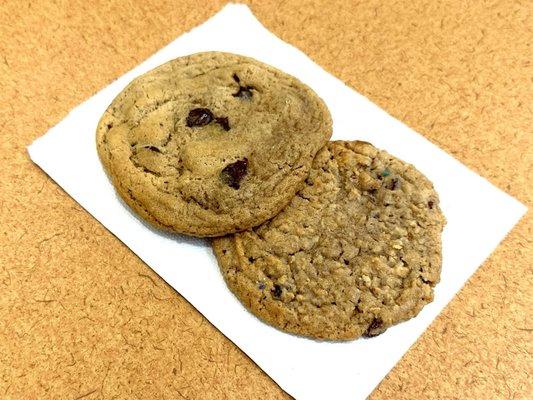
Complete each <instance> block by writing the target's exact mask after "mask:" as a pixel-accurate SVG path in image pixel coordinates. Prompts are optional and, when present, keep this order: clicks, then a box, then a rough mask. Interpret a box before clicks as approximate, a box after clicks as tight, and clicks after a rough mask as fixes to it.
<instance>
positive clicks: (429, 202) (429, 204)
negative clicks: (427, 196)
mask: <svg viewBox="0 0 533 400" xmlns="http://www.w3.org/2000/svg"><path fill="white" fill-rule="evenodd" d="M434 205H435V203H434V202H433V200H430V201H428V207H429V208H430V210H432V209H433V206H434Z"/></svg>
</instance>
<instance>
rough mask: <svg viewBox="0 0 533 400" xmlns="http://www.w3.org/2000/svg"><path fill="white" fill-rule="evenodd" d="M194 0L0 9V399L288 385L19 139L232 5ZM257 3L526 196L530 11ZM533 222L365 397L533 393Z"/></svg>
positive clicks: (330, 64)
mask: <svg viewBox="0 0 533 400" xmlns="http://www.w3.org/2000/svg"><path fill="white" fill-rule="evenodd" d="M89 3H91V4H89ZM201 3H202V2H198V1H179V2H178V1H153V0H152V1H111V2H108V1H94V2H87V1H80V0H75V1H74V0H71V1H64V0H56V1H17V0H5V1H3V2H2V3H1V4H0V21H1V23H0V46H1V47H0V48H1V52H0V55H1V59H0V72H1V76H2V79H1V80H0V127H1V132H2V136H1V137H2V139H1V140H0V160H1V162H2V164H1V165H2V168H1V169H0V398H6V399H56V398H58V399H59V398H60V399H87V400H93V399H113V398H116V399H126V398H128V399H132V398H138V399H171V398H172V399H176V398H177V399H252V398H253V399H282V398H286V397H287V395H285V394H284V393H283V392H282V391H281V390H280V389H279V388H278V387H277V386H276V384H275V383H273V381H272V380H271V379H270V378H268V377H267V376H266V375H265V374H263V373H262V372H261V370H260V369H259V368H257V367H256V366H255V364H253V362H251V361H250V360H249V359H248V358H247V357H246V356H245V355H244V354H243V353H242V352H241V351H240V350H239V349H238V348H236V347H235V346H234V345H233V344H232V343H230V342H229V341H228V340H227V339H225V338H224V337H223V336H222V334H220V333H219V332H218V331H217V330H216V329H214V328H213V327H212V326H211V325H210V324H209V323H208V322H207V321H206V320H205V319H204V318H203V317H202V316H201V315H200V314H199V313H198V312H196V311H195V310H194V309H193V308H192V307H191V306H190V305H189V304H188V303H187V302H186V301H185V300H184V299H183V298H182V297H181V296H179V295H178V294H176V293H175V292H174V291H173V290H172V289H171V288H170V287H168V286H167V285H166V284H165V283H164V282H162V281H161V280H160V279H159V278H158V277H157V276H156V275H155V274H154V273H153V272H151V270H150V269H148V268H147V267H146V266H145V265H144V264H143V263H142V262H141V261H140V260H139V259H138V258H137V257H136V256H135V255H133V254H132V253H131V252H130V251H129V250H128V249H127V248H126V247H125V246H124V245H122V244H121V243H120V242H119V241H118V240H117V239H116V238H115V237H113V235H111V234H110V233H109V232H108V231H107V230H105V229H104V228H103V227H102V226H101V225H100V224H99V223H98V222H97V221H96V220H94V219H93V218H92V217H91V216H89V215H88V214H87V213H86V212H85V211H83V210H82V209H81V208H80V207H79V206H78V205H77V204H76V203H75V202H74V201H73V200H72V199H71V198H70V197H69V196H67V195H66V194H65V193H64V192H63V191H62V190H61V189H60V188H59V187H58V186H57V185H55V184H54V183H53V182H52V181H51V180H50V179H49V178H48V177H47V176H46V175H45V174H44V173H43V172H42V171H41V170H40V169H39V168H37V167H36V166H35V165H33V164H32V163H31V161H30V160H29V158H28V155H27V153H26V150H25V147H26V146H27V145H28V144H29V143H31V141H32V140H33V139H35V138H37V137H38V136H40V135H42V134H43V133H44V132H46V130H47V129H49V128H50V127H51V126H52V125H54V124H55V123H57V122H58V121H59V120H61V119H62V118H63V117H64V116H65V115H66V114H67V113H68V111H69V110H70V109H72V108H73V107H74V106H75V105H77V104H79V103H80V102H82V101H83V100H85V99H86V98H87V97H88V96H90V95H92V94H94V93H95V92H97V91H98V90H99V89H101V88H103V87H104V86H106V85H107V84H108V83H109V82H111V81H112V80H113V79H115V78H117V77H118V76H120V75H121V74H123V73H124V72H125V71H127V70H129V69H131V68H132V67H134V66H135V65H136V64H138V63H139V62H141V61H142V60H143V59H145V58H146V57H147V56H149V55H150V54H152V53H153V52H155V51H156V50H157V49H159V48H160V47H162V46H163V45H164V44H166V43H168V42H169V41H171V40H172V39H174V38H175V37H176V36H178V35H180V34H181V33H183V32H184V31H186V30H189V29H190V28H192V27H194V26H196V25H198V24H200V23H201V22H203V21H204V20H205V19H207V18H208V17H209V16H211V15H212V14H214V13H215V12H216V11H218V10H219V9H220V7H221V6H222V4H223V3H224V2H212V3H208V4H207V5H205V4H201ZM380 3H381V4H380ZM250 4H251V8H252V10H253V12H254V13H255V14H256V16H257V17H258V18H259V20H260V21H262V22H263V23H264V24H265V25H266V26H267V27H268V28H269V29H270V30H272V31H273V32H274V33H276V34H277V35H278V36H280V37H281V38H282V39H284V40H286V41H287V42H290V43H292V44H294V45H296V46H297V47H299V48H300V49H302V50H303V51H304V52H306V53H307V54H308V55H309V56H310V57H311V58H313V59H314V60H315V61H316V62H317V63H319V64H320V65H322V66H323V67H324V68H326V69H327V70H328V71H330V72H331V73H333V74H334V75H336V76H338V77H339V78H341V79H342V80H344V81H345V82H346V83H347V84H348V85H350V86H352V87H353V88H355V89H356V90H358V91H359V92H361V93H363V94H364V95H366V96H368V97H369V98H370V99H372V100H373V101H374V102H376V103H378V104H379V105H380V106H381V107H383V108H384V109H385V110H387V111H388V112H390V113H391V114H392V115H394V116H395V117H397V118H399V119H400V120H402V121H404V122H405V123H407V124H408V125H410V126H411V127H413V128H414V129H415V130H417V131H418V132H420V133H422V134H423V135H425V136H426V137H427V138H428V139H430V140H431V141H433V142H434V143H436V144H437V145H439V146H440V147H442V148H443V149H445V150H446V151H448V152H449V153H451V154H452V155H454V156H455V157H457V158H458V159H459V160H461V161H462V162H463V163H465V164H466V165H468V166H469V167H470V168H472V169H473V170H475V171H476V172H478V173H479V174H480V175H482V176H484V177H486V178H487V179H489V180H490V181H491V182H492V183H494V184H495V185H497V186H498V187H500V188H502V189H503V190H505V191H507V192H508V193H510V194H511V195H513V196H515V197H517V198H518V199H519V200H521V201H522V202H524V203H525V204H526V205H528V206H530V205H531V204H532V194H533V192H532V187H533V185H532V184H531V182H532V181H533V176H532V172H531V171H532V168H531V167H532V160H533V155H532V152H533V150H532V148H533V147H532V138H533V128H532V126H533V111H532V107H533V83H532V76H533V66H532V65H531V60H533V51H532V49H531V43H532V42H533V33H532V28H531V27H532V26H533V21H532V13H533V9H532V8H531V4H529V5H528V2H526V1H523V2H520V1H477V2H463V1H458V0H451V1H443V2H435V1H427V0H426V1H412V0H411V1H396V0H392V1H388V2H384V1H382V2H377V1H365V2H346V1H323V2H318V1H316V2H312V1H305V2H304V1H299V2H289V1H283V2H270V1H252V2H250ZM531 230H532V223H531V216H530V213H528V214H527V215H526V217H525V218H523V219H522V221H521V222H520V223H519V224H518V225H517V226H516V227H515V229H513V231H512V232H511V233H510V235H509V236H508V237H507V238H506V239H505V241H504V242H503V243H502V244H501V245H500V247H499V248H498V249H497V250H496V251H495V252H494V253H493V254H492V256H491V257H490V258H489V259H488V260H487V261H486V262H485V264H484V265H483V267H482V268H481V269H480V270H479V271H478V273H477V274H476V275H475V276H474V277H473V278H472V279H471V280H470V281H469V283H468V284H467V285H466V287H465V288H464V289H463V290H462V291H461V292H460V294H459V295H458V296H457V297H456V298H455V300H454V301H453V302H452V303H451V304H450V306H449V307H448V308H447V309H446V310H445V311H444V312H443V314H442V315H441V316H440V317H439V318H438V319H437V320H436V321H435V322H434V323H433V325H432V326H431V327H430V328H429V329H428V331H427V332H426V333H425V334H424V335H423V337H422V338H421V339H420V340H419V341H418V342H417V343H416V344H415V346H414V347H413V348H412V349H411V350H410V351H409V353H407V355H406V356H405V357H404V358H403V359H402V361H401V362H400V363H399V364H398V365H397V366H396V368H395V369H394V370H393V371H392V372H391V373H390V374H389V376H388V377H387V378H386V379H385V380H384V381H383V382H382V384H381V385H380V386H379V387H378V389H376V391H375V392H374V394H373V395H372V398H373V399H419V398H427V399H459V398H460V399H525V398H527V397H528V393H531V391H532V389H533V388H532V385H531V379H530V378H529V374H530V373H531V372H532V367H531V365H532V364H531V356H530V353H531V350H532V348H531V347H532V341H531V327H532V326H531V318H530V317H529V318H528V309H529V310H531V309H532V308H533V307H532V303H533V301H532V293H531V292H532V289H531V288H532V278H531V276H532V274H531V261H532V259H533V251H532V239H531V238H532V236H531ZM279 361H280V362H283V360H279ZM354 362H357V360H354Z"/></svg>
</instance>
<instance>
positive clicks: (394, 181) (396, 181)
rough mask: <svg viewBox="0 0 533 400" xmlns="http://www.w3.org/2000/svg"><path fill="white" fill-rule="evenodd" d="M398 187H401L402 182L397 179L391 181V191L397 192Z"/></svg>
mask: <svg viewBox="0 0 533 400" xmlns="http://www.w3.org/2000/svg"><path fill="white" fill-rule="evenodd" d="M398 186H400V182H399V181H398V179H396V178H394V179H391V181H390V183H389V189H390V190H396V189H397V188H398Z"/></svg>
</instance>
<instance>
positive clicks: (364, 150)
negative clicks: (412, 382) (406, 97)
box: [213, 141, 445, 340]
mask: <svg viewBox="0 0 533 400" xmlns="http://www.w3.org/2000/svg"><path fill="white" fill-rule="evenodd" d="M444 224H445V219H444V217H443V215H442V213H441V210H440V208H439V199H438V196H437V193H436V192H435V190H434V189H433V185H432V184H431V182H429V180H428V179H427V178H426V177H424V176H423V175H422V174H421V173H420V172H419V171H417V170H416V169H415V168H414V167H413V166H412V165H409V164H406V163H404V162H402V161H400V160H398V159H396V158H394V157H393V156H391V155H390V154H388V153H387V152H385V151H381V150H378V149H376V148H375V147H374V146H372V145H371V144H369V143H366V142H358V141H356V142H344V141H338V142H330V143H329V144H328V145H327V146H325V147H324V148H323V149H321V150H320V152H319V153H318V154H317V156H316V158H315V160H314V161H313V165H312V168H311V171H310V175H309V177H308V178H307V179H306V181H305V186H304V188H303V189H302V190H300V191H299V192H298V193H297V195H296V196H295V197H294V198H293V200H292V201H291V203H290V204H289V205H288V206H287V207H286V208H285V209H284V210H283V211H282V212H281V213H280V214H278V215H277V216H276V217H274V218H273V219H271V220H270V221H268V222H266V223H265V224H263V225H261V226H259V227H256V228H253V229H252V230H248V231H245V232H241V233H238V234H235V235H230V236H226V237H223V238H217V239H215V240H213V248H214V251H215V254H216V257H217V259H218V262H219V265H220V268H221V270H222V273H223V275H224V277H225V280H226V282H227V284H228V285H229V288H230V289H231V290H232V291H233V293H234V294H235V295H236V296H237V297H238V298H239V299H240V300H241V302H242V303H243V304H244V305H245V306H246V307H247V308H248V309H249V310H250V311H251V312H252V313H254V314H255V315H256V316H258V317H260V318H262V319H263V320H265V321H266V322H268V323H270V324H272V325H273V326H275V327H278V328H280V329H282V330H285V331H287V332H292V333H296V334H300V335H305V336H310V337H314V338H319V339H336V340H338V339H353V338H357V337H360V336H367V337H370V336H375V335H378V334H380V333H382V332H384V331H385V330H386V329H387V328H388V327H390V326H391V325H393V324H396V323H398V322H400V321H403V320H406V319H409V318H412V317H414V316H416V315H417V314H418V312H419V311H420V310H421V309H422V307H424V305H425V304H427V303H429V302H431V301H432V299H433V287H434V286H435V284H436V283H437V282H438V281H439V277H440V269H441V232H442V229H443V227H444Z"/></svg>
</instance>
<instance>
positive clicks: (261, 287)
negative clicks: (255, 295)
mask: <svg viewBox="0 0 533 400" xmlns="http://www.w3.org/2000/svg"><path fill="white" fill-rule="evenodd" d="M257 287H258V288H259V290H263V289H264V288H266V285H265V284H264V283H263V282H259V285H257Z"/></svg>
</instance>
